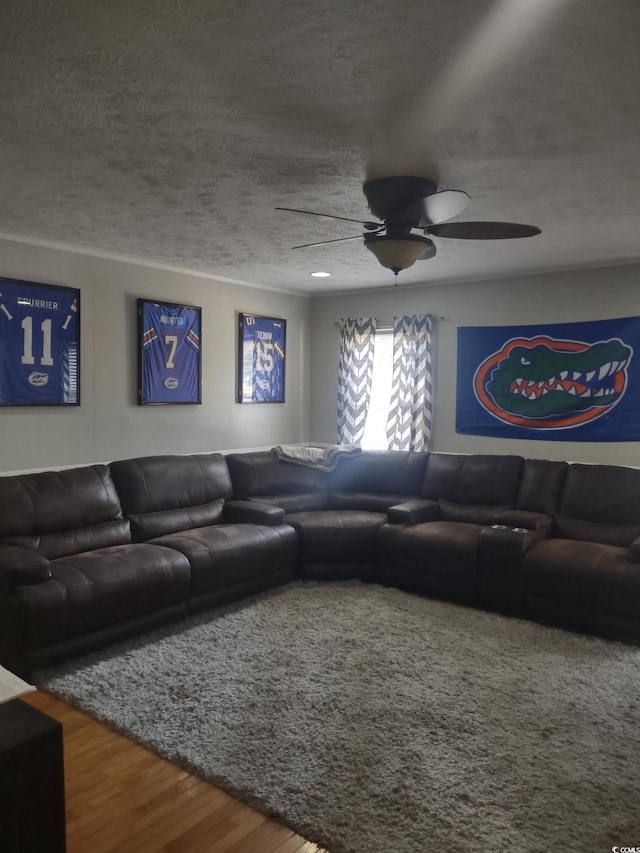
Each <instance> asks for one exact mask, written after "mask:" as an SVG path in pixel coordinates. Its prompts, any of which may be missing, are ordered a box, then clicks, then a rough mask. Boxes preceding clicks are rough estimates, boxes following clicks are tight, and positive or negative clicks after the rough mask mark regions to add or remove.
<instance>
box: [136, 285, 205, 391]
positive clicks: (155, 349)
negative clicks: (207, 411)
mask: <svg viewBox="0 0 640 853" xmlns="http://www.w3.org/2000/svg"><path fill="white" fill-rule="evenodd" d="M201 342H202V308H199V307H198V306H196V305H183V304H181V303H179V302H167V301H165V300H159V299H138V405H140V406H150V405H156V406H158V405H160V406H167V405H199V404H201V403H202V349H201Z"/></svg>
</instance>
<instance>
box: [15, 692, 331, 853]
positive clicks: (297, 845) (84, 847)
mask: <svg viewBox="0 0 640 853" xmlns="http://www.w3.org/2000/svg"><path fill="white" fill-rule="evenodd" d="M23 701H25V702H28V703H29V704H30V705H33V706H34V707H35V708H39V709H40V710H41V711H44V713H45V714H48V715H49V716H50V717H53V718H54V719H56V720H59V721H60V722H61V723H62V725H63V737H64V762H65V786H66V812H67V853H328V851H326V850H324V849H323V848H320V847H318V846H317V845H315V844H313V843H312V842H310V841H307V840H306V839H304V838H303V837H302V836H300V835H297V834H296V833H295V832H293V831H292V830H290V829H287V827H285V826H283V825H282V824H281V823H278V822H277V821H275V820H270V819H269V818H267V817H265V816H264V815H262V814H260V813H259V812H256V811H253V809H250V808H249V807H248V806H246V805H244V804H243V803H241V802H240V801H239V800H236V799H234V798H233V797H231V796H230V795H229V794H227V793H225V792H224V791H221V790H219V789H218V788H215V787H213V786H212V785H209V784H208V783H207V782H203V781H202V780H201V779H198V778H197V777H195V776H192V775H191V774H190V773H187V772H186V771H185V770H181V769H180V768H179V767H176V766H175V765H173V764H171V763H170V762H169V761H165V759H163V758H160V757H159V756H157V755H156V754H155V753H153V752H151V751H150V750H148V749H146V748H144V747H142V746H139V745H138V744H136V743H134V742H133V741H131V740H129V739H128V738H126V737H124V736H122V735H119V734H117V733H115V732H113V731H111V730H110V729H109V728H108V727H107V726H105V725H103V724H102V723H99V722H97V721H96V720H94V719H92V718H91V717H89V716H88V715H87V714H84V713H83V712H82V711H78V710H77V709H75V708H72V707H71V706H70V705H67V704H66V703H64V702H61V701H60V700H59V699H57V698H56V697H54V696H52V695H51V694H49V693H46V692H45V691H41V690H38V691H37V692H36V693H31V694H29V695H28V696H25V697H23Z"/></svg>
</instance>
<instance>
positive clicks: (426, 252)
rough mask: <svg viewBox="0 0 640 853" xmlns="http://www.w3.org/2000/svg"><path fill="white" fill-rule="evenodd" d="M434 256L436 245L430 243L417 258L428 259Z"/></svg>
mask: <svg viewBox="0 0 640 853" xmlns="http://www.w3.org/2000/svg"><path fill="white" fill-rule="evenodd" d="M435 256H436V247H435V244H434V243H432V244H431V245H430V246H426V248H425V250H424V252H423V253H422V254H421V255H420V257H419V258H418V260H419V261H428V260H430V259H431V258H435Z"/></svg>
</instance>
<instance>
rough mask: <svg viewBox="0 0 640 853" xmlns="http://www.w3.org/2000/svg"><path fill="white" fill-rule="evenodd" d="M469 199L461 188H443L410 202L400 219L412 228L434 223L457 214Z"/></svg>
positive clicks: (463, 208) (444, 220)
mask: <svg viewBox="0 0 640 853" xmlns="http://www.w3.org/2000/svg"><path fill="white" fill-rule="evenodd" d="M470 201H471V199H470V198H469V196H468V195H467V193H465V192H462V190H443V191H442V192H439V193H434V194H433V195H429V196H427V197H426V198H421V199H419V201H416V202H414V203H413V204H410V205H409V207H407V209H406V210H405V211H404V212H403V214H402V221H403V222H406V223H407V224H410V225H411V226H412V227H413V228H420V227H422V228H423V227H424V226H426V225H436V224H438V223H439V222H446V221H447V219H453V217H454V216H458V214H459V213H462V211H463V210H465V208H466V207H467V205H468V204H469V202H470Z"/></svg>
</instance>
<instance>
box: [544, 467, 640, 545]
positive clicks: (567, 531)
mask: <svg viewBox="0 0 640 853" xmlns="http://www.w3.org/2000/svg"><path fill="white" fill-rule="evenodd" d="M556 535H557V536H559V537H560V538H561V539H579V540H582V541H587V542H600V543H602V544H604V545H617V546H619V547H622V548H628V547H629V546H630V545H631V543H632V542H633V540H634V539H635V538H636V537H638V536H640V470H638V469H636V468H624V467H622V466H615V465H581V464H577V463H576V464H573V465H569V470H568V472H567V479H566V482H565V487H564V491H563V493H562V501H561V503H560V511H559V514H558V518H557V532H556Z"/></svg>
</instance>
